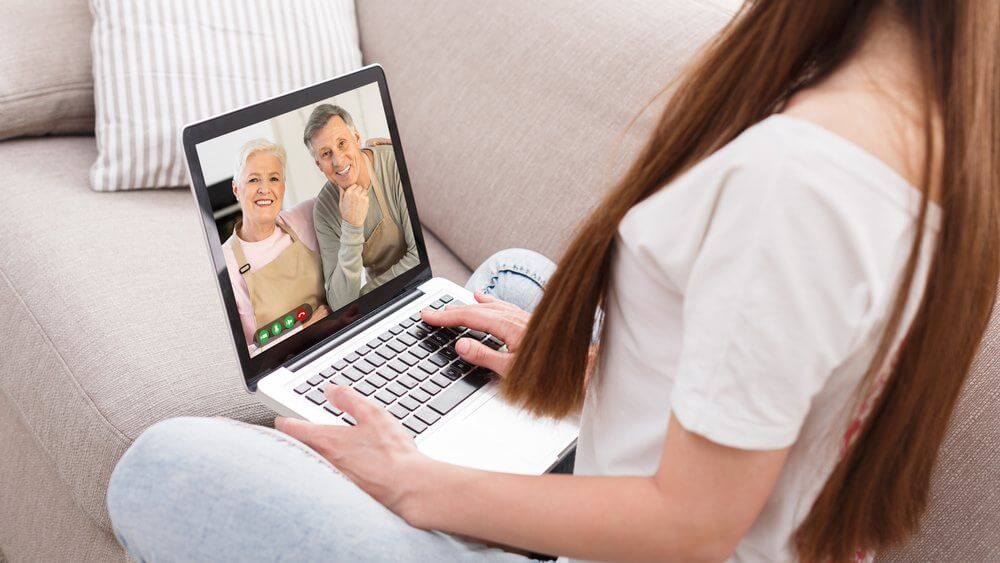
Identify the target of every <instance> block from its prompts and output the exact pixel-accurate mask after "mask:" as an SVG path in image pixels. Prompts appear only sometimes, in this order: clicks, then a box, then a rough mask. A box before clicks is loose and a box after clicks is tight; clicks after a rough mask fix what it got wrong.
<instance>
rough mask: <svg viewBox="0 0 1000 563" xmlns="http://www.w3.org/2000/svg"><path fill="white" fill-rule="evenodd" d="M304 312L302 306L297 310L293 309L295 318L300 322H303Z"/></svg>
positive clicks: (304, 318)
mask: <svg viewBox="0 0 1000 563" xmlns="http://www.w3.org/2000/svg"><path fill="white" fill-rule="evenodd" d="M306 314H307V313H306V310H305V308H304V307H302V308H299V309H298V310H296V311H295V318H296V319H298V320H299V321H300V322H305V320H306Z"/></svg>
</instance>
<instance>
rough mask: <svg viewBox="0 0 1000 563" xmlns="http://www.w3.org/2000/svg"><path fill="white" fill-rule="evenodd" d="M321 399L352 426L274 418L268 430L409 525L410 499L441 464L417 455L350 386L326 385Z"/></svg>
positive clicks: (408, 441) (396, 428) (393, 424)
mask: <svg viewBox="0 0 1000 563" xmlns="http://www.w3.org/2000/svg"><path fill="white" fill-rule="evenodd" d="M324 394H325V395H326V399H327V400H328V401H330V403H331V404H333V405H334V406H336V407H337V408H339V409H341V410H343V411H345V412H347V413H348V414H350V415H351V416H353V417H354V419H355V420H356V421H357V425H356V426H334V425H326V424H313V423H311V422H306V421H304V420H299V419H297V418H285V417H280V416H279V417H277V418H275V419H274V427H275V428H276V429H277V430H279V431H281V432H284V433H285V434H288V435H289V436H291V437H293V438H295V439H297V440H299V441H300V442H302V443H304V444H306V445H307V446H309V447H310V448H312V449H314V450H316V452H318V453H319V454H320V455H321V456H323V457H324V458H326V459H327V460H328V461H329V462H330V463H332V464H333V466H334V467H336V468H337V469H339V470H340V472H341V473H343V474H344V475H345V476H347V478H349V479H350V480H351V481H353V482H354V483H355V484H356V485H358V486H359V487H361V489H362V490H364V491H365V492H366V493H368V494H369V495H371V496H372V498H374V499H375V500H377V501H379V502H380V503H382V504H384V505H385V506H386V507H387V508H389V510H392V511H393V512H395V513H396V514H398V515H399V516H401V517H402V518H403V519H404V520H406V521H407V522H409V523H410V525H413V526H419V524H420V523H419V522H418V521H417V520H416V519H415V518H414V514H415V509H416V508H419V507H417V506H416V501H415V496H416V493H417V491H418V488H419V487H420V486H421V485H422V484H426V483H431V482H433V479H434V475H433V473H434V470H435V468H436V467H438V466H439V465H441V464H440V463H439V462H436V461H434V460H432V459H431V458H429V457H427V456H425V455H424V454H422V453H420V452H419V451H417V446H416V445H415V444H414V443H413V440H412V439H411V438H410V437H409V436H408V435H407V434H406V433H405V431H404V430H403V427H402V426H400V424H399V422H397V421H396V420H395V419H394V418H393V417H392V415H390V414H389V413H388V412H386V411H385V409H383V408H382V407H380V406H378V405H375V404H374V403H372V402H370V401H368V400H367V399H365V398H364V397H363V396H362V395H361V394H360V393H358V392H357V391H355V390H354V389H351V388H350V387H342V386H339V385H328V386H327V387H326V389H325V390H324Z"/></svg>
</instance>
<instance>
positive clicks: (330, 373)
mask: <svg viewBox="0 0 1000 563" xmlns="http://www.w3.org/2000/svg"><path fill="white" fill-rule="evenodd" d="M335 373H337V370H335V369H333V368H326V369H324V370H320V372H319V374H320V375H322V376H323V377H324V378H326V379H330V378H331V377H333V374H335Z"/></svg>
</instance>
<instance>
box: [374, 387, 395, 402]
mask: <svg viewBox="0 0 1000 563" xmlns="http://www.w3.org/2000/svg"><path fill="white" fill-rule="evenodd" d="M375 398H376V399H378V400H379V401H382V404H384V405H390V404H392V402H393V401H395V400H396V396H395V395H393V394H392V393H390V392H388V391H386V390H385V389H382V390H381V391H379V392H378V393H375Z"/></svg>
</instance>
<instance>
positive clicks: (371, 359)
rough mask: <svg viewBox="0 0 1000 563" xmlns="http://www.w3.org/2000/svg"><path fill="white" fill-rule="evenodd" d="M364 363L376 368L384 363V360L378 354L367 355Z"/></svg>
mask: <svg viewBox="0 0 1000 563" xmlns="http://www.w3.org/2000/svg"><path fill="white" fill-rule="evenodd" d="M365 361H366V362H368V363H369V364H371V365H373V366H375V367H378V366H380V365H382V364H384V363H385V358H383V357H382V356H380V355H379V354H368V356H366V357H365Z"/></svg>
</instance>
